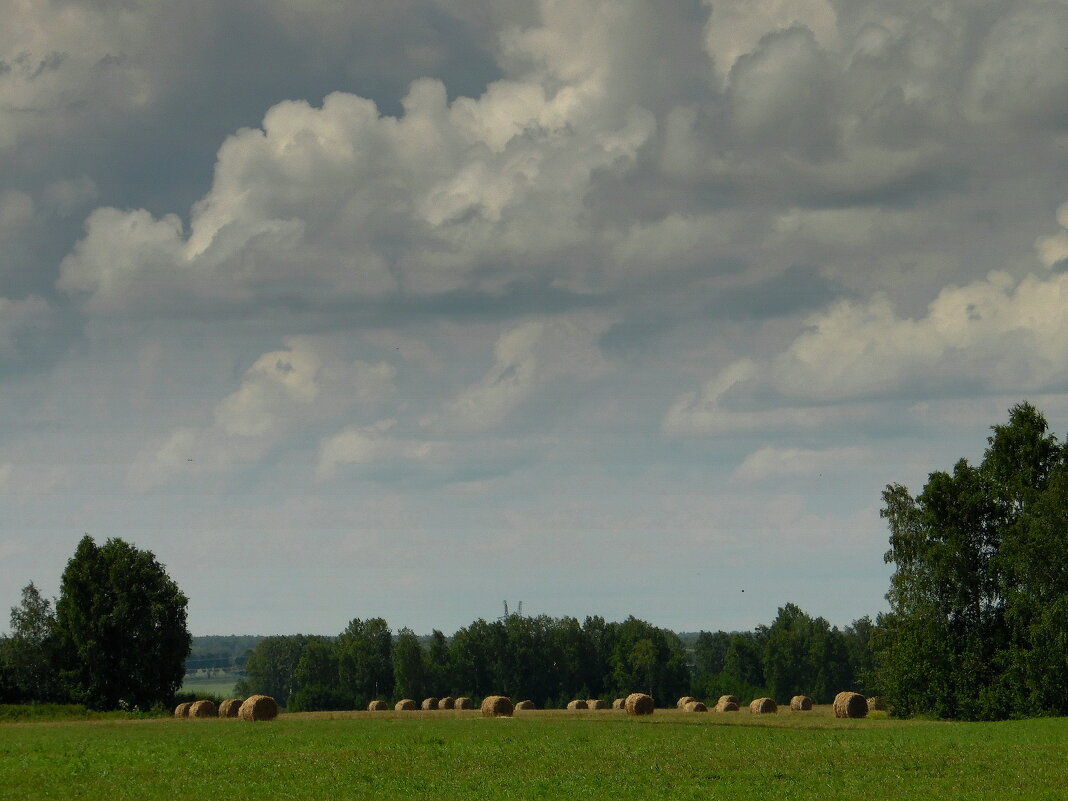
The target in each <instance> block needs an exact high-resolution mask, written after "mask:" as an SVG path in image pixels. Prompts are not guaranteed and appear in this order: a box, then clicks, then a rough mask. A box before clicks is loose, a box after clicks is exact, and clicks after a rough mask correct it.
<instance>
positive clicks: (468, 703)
mask: <svg viewBox="0 0 1068 801" xmlns="http://www.w3.org/2000/svg"><path fill="white" fill-rule="evenodd" d="M452 708H453V709H474V708H475V702H474V701H472V700H471V699H470V698H468V697H467V696H466V695H461V696H460V697H459V698H457V699H456V701H455V703H453V705H452Z"/></svg>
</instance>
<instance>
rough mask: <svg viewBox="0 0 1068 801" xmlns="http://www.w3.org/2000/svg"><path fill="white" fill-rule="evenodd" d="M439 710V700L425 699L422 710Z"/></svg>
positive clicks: (421, 705) (421, 706)
mask: <svg viewBox="0 0 1068 801" xmlns="http://www.w3.org/2000/svg"><path fill="white" fill-rule="evenodd" d="M437 708H438V699H437V698H424V699H423V703H422V704H420V709H423V710H427V711H429V710H433V709H437Z"/></svg>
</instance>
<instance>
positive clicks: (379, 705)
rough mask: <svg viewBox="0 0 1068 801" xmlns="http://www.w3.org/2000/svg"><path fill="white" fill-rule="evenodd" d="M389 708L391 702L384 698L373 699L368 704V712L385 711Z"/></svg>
mask: <svg viewBox="0 0 1068 801" xmlns="http://www.w3.org/2000/svg"><path fill="white" fill-rule="evenodd" d="M387 709H389V704H387V703H386V702H385V701H382V700H378V701H372V702H371V703H369V704H368V705H367V711H368V712H385V711H386V710H387Z"/></svg>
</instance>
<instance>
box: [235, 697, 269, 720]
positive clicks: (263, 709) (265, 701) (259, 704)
mask: <svg viewBox="0 0 1068 801" xmlns="http://www.w3.org/2000/svg"><path fill="white" fill-rule="evenodd" d="M237 716H238V717H239V718H241V720H274V719H275V718H276V717H278V703H277V702H276V701H275V700H274V699H273V698H271V696H269V695H250V696H249V697H248V698H246V699H245V701H244V703H242V704H241V708H240V709H238V710H237Z"/></svg>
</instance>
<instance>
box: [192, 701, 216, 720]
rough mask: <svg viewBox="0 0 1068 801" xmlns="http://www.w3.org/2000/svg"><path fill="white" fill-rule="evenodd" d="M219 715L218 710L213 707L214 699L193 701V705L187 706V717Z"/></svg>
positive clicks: (214, 716) (212, 716)
mask: <svg viewBox="0 0 1068 801" xmlns="http://www.w3.org/2000/svg"><path fill="white" fill-rule="evenodd" d="M218 716H219V710H217V709H216V708H215V702H214V701H207V700H205V701H194V702H193V705H192V706H191V707H189V717H191V718H217V717H218Z"/></svg>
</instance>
